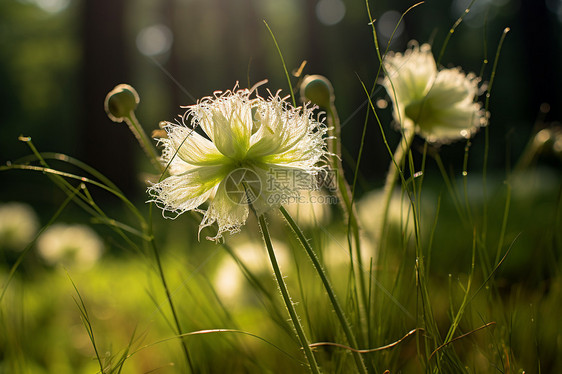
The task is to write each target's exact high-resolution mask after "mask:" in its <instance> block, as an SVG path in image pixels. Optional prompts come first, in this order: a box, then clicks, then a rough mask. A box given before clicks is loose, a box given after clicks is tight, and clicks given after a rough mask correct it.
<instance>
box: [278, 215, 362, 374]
mask: <svg viewBox="0 0 562 374" xmlns="http://www.w3.org/2000/svg"><path fill="white" fill-rule="evenodd" d="M279 210H280V211H281V214H283V217H285V219H286V220H287V223H288V224H289V226H291V229H292V230H293V232H294V233H295V235H296V236H297V238H298V240H299V242H300V243H301V244H302V246H303V248H304V250H305V251H306V254H307V255H308V257H309V258H310V260H311V261H312V264H313V265H314V269H316V272H317V273H318V275H319V276H320V279H321V280H322V283H323V284H324V289H325V290H326V293H327V294H328V297H329V298H330V302H331V303H332V306H333V307H334V311H335V312H336V316H337V317H338V319H339V321H340V325H341V327H342V329H343V332H344V334H345V336H346V338H347V340H348V342H349V344H350V346H351V347H352V348H355V349H358V348H359V346H358V345H357V339H356V338H355V335H354V334H353V331H352V330H351V327H350V325H349V322H348V321H347V318H346V317H345V313H344V311H343V309H342V307H341V305H340V303H339V301H338V299H337V297H336V293H335V292H334V289H333V288H332V285H331V284H330V280H329V279H328V276H327V274H326V272H325V271H324V269H323V268H322V265H321V264H320V261H319V260H318V257H317V256H316V253H314V250H313V249H312V247H311V246H310V244H309V243H308V241H307V240H306V237H305V236H304V233H303V232H302V230H301V229H300V227H299V226H298V225H297V223H296V222H295V220H293V218H292V217H291V215H290V214H289V212H287V210H286V209H285V208H284V207H283V206H281V207H279ZM353 358H354V359H355V364H356V365H357V369H358V370H359V372H361V373H367V368H366V367H365V363H364V362H363V358H362V357H361V354H360V353H359V352H357V351H353Z"/></svg>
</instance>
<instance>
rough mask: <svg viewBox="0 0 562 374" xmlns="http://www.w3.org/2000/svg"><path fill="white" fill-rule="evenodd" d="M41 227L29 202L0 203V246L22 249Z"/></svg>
mask: <svg viewBox="0 0 562 374" xmlns="http://www.w3.org/2000/svg"><path fill="white" fill-rule="evenodd" d="M38 228H39V220H38V219H37V215H36V214H35V211H34V210H33V209H32V208H31V207H30V206H29V205H27V204H23V203H18V202H10V203H5V204H0V247H4V246H5V247H8V248H12V249H16V250H22V249H23V248H24V247H25V246H26V245H27V244H29V243H30V242H31V241H32V240H33V237H34V236H35V234H36V233H37V230H38Z"/></svg>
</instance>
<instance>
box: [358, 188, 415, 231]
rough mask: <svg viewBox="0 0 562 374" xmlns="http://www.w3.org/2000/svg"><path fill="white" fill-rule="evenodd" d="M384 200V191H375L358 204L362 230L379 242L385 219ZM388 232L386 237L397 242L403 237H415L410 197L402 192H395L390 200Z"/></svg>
mask: <svg viewBox="0 0 562 374" xmlns="http://www.w3.org/2000/svg"><path fill="white" fill-rule="evenodd" d="M384 199H385V196H384V191H383V190H375V191H372V192H369V193H368V194H367V195H365V196H364V197H363V198H361V200H359V201H358V202H357V215H358V216H359V222H361V228H362V229H363V230H365V232H366V233H367V234H368V235H370V236H371V237H374V238H375V239H376V240H379V238H378V237H377V236H378V235H379V232H378V231H379V229H380V226H381V224H382V219H383V209H382V207H383V206H384V203H385V201H384ZM386 230H387V231H386V232H387V233H386V236H388V237H389V239H393V240H396V241H397V242H398V241H399V240H400V237H402V236H403V237H404V238H405V239H408V238H410V239H411V238H413V237H414V213H413V210H412V207H411V206H410V200H409V199H408V196H405V195H402V194H401V193H400V191H395V193H393V194H392V198H391V199H390V205H389V207H388V217H387V221H386Z"/></svg>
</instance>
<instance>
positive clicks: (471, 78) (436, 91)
mask: <svg viewBox="0 0 562 374" xmlns="http://www.w3.org/2000/svg"><path fill="white" fill-rule="evenodd" d="M383 65H384V69H385V71H386V77H385V79H384V81H383V86H384V87H385V88H386V91H387V92H388V95H389V96H390V98H391V100H392V102H393V104H394V119H395V120H396V122H398V124H399V125H400V126H401V127H402V128H404V129H407V128H411V127H413V129H414V130H415V132H416V133H418V134H420V135H421V136H423V137H424V138H425V139H427V141H429V142H437V143H448V142H451V141H454V140H459V139H463V138H465V139H466V138H469V137H471V136H472V135H473V134H474V133H475V132H476V131H478V129H479V128H480V127H481V126H485V125H486V123H487V120H486V113H485V111H484V110H483V109H482V105H481V104H480V103H478V102H475V99H476V97H477V96H478V91H479V88H478V83H479V79H478V78H477V77H476V76H475V75H474V74H472V73H470V74H465V73H463V72H462V71H461V69H460V68H458V67H457V68H452V69H438V68H437V64H436V63H435V59H434V58H433V55H432V53H431V47H430V46H429V44H422V45H421V46H420V45H418V43H417V42H415V41H412V42H410V46H409V48H408V49H407V50H406V52H404V53H403V54H402V53H389V54H387V55H386V56H385V58H384V60H383Z"/></svg>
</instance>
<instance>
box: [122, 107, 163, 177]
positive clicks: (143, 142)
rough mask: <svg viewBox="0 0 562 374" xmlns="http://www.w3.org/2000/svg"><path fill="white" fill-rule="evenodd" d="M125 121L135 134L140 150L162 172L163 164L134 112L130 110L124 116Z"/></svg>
mask: <svg viewBox="0 0 562 374" xmlns="http://www.w3.org/2000/svg"><path fill="white" fill-rule="evenodd" d="M125 122H127V125H129V129H130V130H131V132H132V133H133V135H135V138H136V139H137V141H138V142H139V144H140V146H141V148H142V150H143V151H144V153H146V155H147V156H148V158H149V159H150V161H151V162H152V164H153V165H154V167H155V168H157V169H158V170H160V172H164V166H163V165H162V164H161V163H160V161H159V158H158V155H157V152H156V149H155V148H154V145H153V144H152V141H151V140H150V138H149V137H148V135H146V132H144V129H143V128H142V126H141V125H140V122H139V120H138V119H137V117H136V116H135V113H134V112H131V113H130V114H129V116H128V117H127V118H125Z"/></svg>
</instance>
